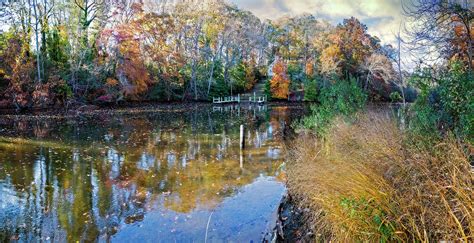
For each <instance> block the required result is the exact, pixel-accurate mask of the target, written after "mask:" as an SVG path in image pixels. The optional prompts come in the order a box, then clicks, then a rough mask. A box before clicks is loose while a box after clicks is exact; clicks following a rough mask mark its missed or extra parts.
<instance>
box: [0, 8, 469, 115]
mask: <svg viewBox="0 0 474 243" xmlns="http://www.w3.org/2000/svg"><path fill="white" fill-rule="evenodd" d="M410 6H412V5H410ZM461 9H462V8H461ZM0 11H1V12H0V16H1V21H2V22H3V24H4V25H6V26H8V27H9V29H8V30H7V31H6V32H5V33H2V34H0V58H1V59H2V60H3V61H2V62H1V63H0V93H1V94H2V95H1V97H2V98H0V106H9V107H16V108H18V109H24V108H32V107H47V106H52V105H58V106H69V105H74V104H87V103H99V104H100V103H114V102H121V101H149V100H157V101H181V100H210V99H212V97H215V96H225V95H235V94H237V93H243V92H247V91H249V90H251V89H252V88H253V87H254V86H255V84H256V83H258V82H265V83H266V91H267V92H268V95H269V96H271V97H272V98H275V99H291V97H292V95H294V94H297V93H300V94H303V95H302V96H303V97H304V99H305V100H308V101H315V100H317V99H318V96H319V95H320V93H321V90H322V88H324V87H325V86H328V85H331V84H333V83H336V82H347V81H346V80H350V79H351V78H352V79H355V80H356V82H357V84H358V85H359V86H360V87H361V88H362V89H363V90H364V91H366V92H368V93H369V97H370V98H372V99H382V100H389V99H395V98H394V97H398V98H399V99H400V97H402V98H401V99H403V100H405V98H406V97H405V92H404V91H406V89H407V86H408V84H407V83H406V76H407V75H406V73H404V72H403V71H402V68H401V67H400V66H401V65H398V67H400V68H397V63H398V64H400V63H401V61H400V48H399V47H398V48H397V47H393V46H390V45H383V44H382V43H381V41H380V39H379V38H377V37H376V36H372V35H370V34H368V33H367V27H366V26H365V25H364V24H363V23H361V22H360V21H359V20H358V19H356V18H354V17H352V18H349V19H345V20H344V21H343V22H342V23H340V24H339V25H337V26H333V25H331V24H329V23H328V22H326V21H324V20H319V19H317V18H316V17H315V16H313V15H300V16H295V17H284V18H281V19H278V20H275V21H269V20H267V21H262V20H260V19H259V18H257V17H256V16H255V15H253V14H252V13H250V12H248V11H243V10H241V9H238V8H237V7H236V6H234V5H231V4H228V3H226V2H224V1H220V0H213V1H204V2H201V3H195V2H187V1H183V2H182V3H178V4H175V5H172V6H168V7H167V8H166V9H164V8H162V6H161V5H157V4H150V3H147V4H144V3H142V2H140V1H134V0H55V1H52V0H17V1H11V2H10V1H8V2H4V3H3V6H2V9H1V10H0ZM413 14H415V12H414V11H413ZM413 16H415V15H413ZM460 16H464V15H462V14H461V15H460ZM427 21H428V20H427ZM452 21H458V22H459V23H463V19H462V17H460V18H459V19H453V20H452ZM468 26H469V25H468ZM461 27H462V26H461ZM461 27H455V28H454V32H455V33H456V35H458V36H459V40H458V41H457V42H450V45H449V46H450V47H451V48H449V50H446V52H445V53H444V55H445V56H446V55H451V57H452V58H456V59H458V60H465V59H466V60H465V61H466V62H467V61H469V60H470V61H471V62H472V58H471V59H469V58H466V55H464V54H463V53H465V52H466V53H470V54H469V55H467V57H471V56H472V45H466V44H464V43H463V42H462V40H463V38H465V35H466V33H468V34H469V36H470V35H472V32H469V31H470V29H469V28H468V31H467V32H466V31H464V32H466V33H464V32H463V29H462V28H461ZM422 34H423V33H422ZM422 34H420V36H422ZM424 34H425V35H427V33H424ZM471 40H472V39H471ZM400 41H401V40H400ZM469 43H471V42H469ZM469 51H471V52H469ZM447 52H450V53H447ZM471 66H472V65H471ZM340 80H343V81H340Z"/></svg>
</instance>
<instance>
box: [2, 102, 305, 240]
mask: <svg viewBox="0 0 474 243" xmlns="http://www.w3.org/2000/svg"><path fill="white" fill-rule="evenodd" d="M296 111H297V112H296ZM298 113H300V110H299V109H297V110H294V109H290V108H287V107H272V108H263V109H262V108H260V110H256V109H248V108H247V109H246V108H238V109H235V108H228V109H227V110H224V109H215V108H213V107H207V106H205V107H202V106H199V107H194V108H192V109H188V111H182V110H181V111H174V112H166V111H156V110H154V111H153V110H152V111H144V112H138V113H137V112H130V113H127V112H123V113H120V115H119V114H111V113H104V114H100V113H99V114H96V115H94V116H92V117H89V118H87V117H84V118H82V119H79V120H75V121H67V120H61V121H58V120H48V119H46V120H41V119H29V120H24V119H19V120H14V119H3V120H2V119H0V125H1V127H2V129H1V133H2V135H3V136H2V137H1V138H0V194H1V196H0V240H2V241H7V240H15V239H19V240H21V241H37V240H52V241H76V240H84V241H96V240H108V239H114V240H117V241H120V240H127V239H132V238H133V237H132V236H134V235H135V238H134V239H138V238H139V237H137V234H138V232H141V231H140V230H139V228H137V227H138V226H140V227H142V226H143V229H149V228H150V227H151V228H152V227H155V228H157V227H158V228H160V231H153V232H149V230H148V231H144V232H147V233H146V234H143V235H142V236H143V237H145V238H147V237H148V238H147V239H150V240H154V239H156V237H157V236H158V237H164V236H166V237H168V238H166V239H168V240H172V239H174V240H177V239H178V240H179V239H181V240H191V239H194V240H198V241H202V240H203V238H202V225H199V226H196V227H194V228H193V227H189V226H186V225H188V224H187V223H186V222H187V221H189V219H190V217H191V218H192V217H194V221H196V222H198V221H199V222H201V221H202V220H203V219H205V220H204V221H207V219H208V218H209V214H210V213H211V212H219V213H216V220H218V219H219V220H221V221H226V220H225V218H226V217H232V218H234V219H241V220H242V217H243V216H244V215H245V214H244V213H243V212H245V211H247V213H249V214H248V215H250V213H251V212H250V211H249V208H247V207H246V206H245V205H240V206H239V204H241V201H239V198H245V200H244V201H246V202H254V203H255V205H254V206H253V208H259V205H260V206H261V207H263V206H262V205H266V204H265V203H269V202H272V203H271V205H273V207H275V206H276V203H277V200H278V197H280V196H281V195H280V194H281V193H282V190H284V189H283V187H282V186H281V184H280V183H277V182H276V181H275V180H278V176H279V173H280V172H279V171H278V168H279V166H280V165H281V163H282V159H283V158H282V154H281V148H282V145H283V142H284V141H283V139H284V138H285V136H284V135H286V134H287V133H289V132H291V131H290V130H289V124H291V122H292V120H293V119H294V118H295V117H296V116H297V115H298ZM241 124H244V125H245V126H246V129H247V130H246V150H245V151H241V150H240V146H239V126H240V125H241ZM272 178H276V179H272ZM262 181H264V182H265V183H266V184H265V183H262ZM275 183H277V184H275ZM258 185H260V186H258ZM277 185H280V186H277ZM262 188H267V189H268V188H274V190H270V189H268V190H262ZM275 188H280V189H275ZM258 191H261V192H262V193H256V192H258ZM263 192H267V193H266V194H265V193H263ZM243 195H247V196H243ZM259 195H260V196H261V197H262V196H263V195H265V197H264V199H268V200H262V198H258V196H259ZM248 197H252V198H248ZM236 200H237V201H236ZM240 200H243V199H240ZM233 201H234V203H233V204H232V202H233ZM235 201H236V202H239V203H235ZM258 202H260V203H258ZM229 205H233V206H229ZM265 207H266V208H267V210H269V209H268V207H269V206H268V205H267V206H265ZM261 211H262V210H261ZM262 212H265V211H264V210H263V211H262ZM268 212H270V213H268V214H271V210H269V211H268ZM153 215H155V216H153ZM156 215H161V216H159V217H158V216H156ZM219 215H220V216H219ZM222 215H227V216H225V217H224V216H222ZM260 216H261V218H263V219H260V220H265V217H268V216H262V215H260ZM160 217H161V218H163V220H164V219H168V221H167V222H164V221H160V220H157V218H160ZM219 217H220V218H219ZM184 219H186V220H185V221H182V220H184ZM256 220H257V219H256ZM170 221H173V223H172V224H171V223H169V222H170ZM191 221H192V220H191ZM215 222H218V221H215ZM228 222H230V223H229V224H224V223H217V224H211V228H212V229H211V230H212V232H211V233H209V237H210V239H221V240H222V239H231V238H228V237H230V236H226V237H227V238H226V237H224V236H225V235H229V234H231V235H232V230H236V229H232V227H237V226H238V225H240V226H241V227H243V226H242V224H238V223H237V222H235V223H234V224H233V223H232V222H234V221H231V220H230V219H229V221H228ZM255 222H257V221H255ZM157 224H158V225H157ZM236 225H237V226H236ZM134 227H135V228H134ZM262 227H264V226H262ZM257 228H258V227H257ZM253 229H254V230H255V229H256V228H255V227H253ZM226 230H228V232H226V233H224V232H225V231H226ZM240 230H242V231H245V232H244V233H243V234H242V236H244V235H245V237H243V238H234V239H252V238H253V237H257V236H258V235H256V233H254V231H252V230H245V229H243V228H241V229H240ZM258 230H260V231H261V230H263V228H262V229H257V231H258ZM125 232H128V233H127V234H125ZM160 232H161V233H160ZM219 232H220V233H219ZM130 237H132V238H130ZM173 237H174V238H173ZM223 237H224V238H223ZM161 239H165V238H161ZM256 240H258V239H256Z"/></svg>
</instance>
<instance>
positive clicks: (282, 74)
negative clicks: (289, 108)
mask: <svg viewBox="0 0 474 243" xmlns="http://www.w3.org/2000/svg"><path fill="white" fill-rule="evenodd" d="M272 70H273V78H272V79H271V80H270V91H271V93H272V97H273V98H275V99H286V98H288V95H289V88H290V80H289V79H288V75H287V72H286V71H287V67H286V64H285V63H284V62H282V61H281V60H277V62H276V63H275V65H274V66H273V69H272Z"/></svg>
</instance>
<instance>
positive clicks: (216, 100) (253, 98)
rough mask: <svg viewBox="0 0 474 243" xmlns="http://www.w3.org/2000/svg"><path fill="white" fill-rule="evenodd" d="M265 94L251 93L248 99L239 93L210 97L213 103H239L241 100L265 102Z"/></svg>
mask: <svg viewBox="0 0 474 243" xmlns="http://www.w3.org/2000/svg"><path fill="white" fill-rule="evenodd" d="M267 101H268V100H267V96H266V95H264V96H257V95H256V93H253V96H250V97H249V98H248V100H244V99H242V97H241V96H240V94H239V95H237V96H226V97H214V98H212V103H214V104H226V103H241V102H249V103H259V104H261V103H265V102H267Z"/></svg>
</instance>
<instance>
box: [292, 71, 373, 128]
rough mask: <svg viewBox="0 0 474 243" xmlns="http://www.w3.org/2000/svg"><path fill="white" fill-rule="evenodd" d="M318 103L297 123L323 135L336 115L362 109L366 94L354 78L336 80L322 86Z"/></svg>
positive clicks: (345, 114)
mask: <svg viewBox="0 0 474 243" xmlns="http://www.w3.org/2000/svg"><path fill="white" fill-rule="evenodd" d="M318 101H319V104H318V105H313V106H312V107H311V114H310V115H308V116H306V117H305V118H303V119H302V120H301V121H300V123H299V124H298V125H297V126H299V127H300V128H303V129H311V130H314V131H316V133H317V134H319V135H324V134H325V133H326V131H327V129H328V128H329V127H330V124H331V122H332V121H333V119H334V118H335V116H336V115H344V116H349V115H351V114H353V113H354V112H356V111H358V110H360V109H362V108H363V107H364V106H365V104H366V101H367V94H366V93H365V92H364V91H363V90H362V89H361V88H360V87H359V86H358V85H357V82H356V80H355V79H354V78H351V79H349V80H340V81H336V82H334V83H333V84H331V85H328V86H326V87H323V88H322V89H321V92H320V95H319V97H318Z"/></svg>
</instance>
